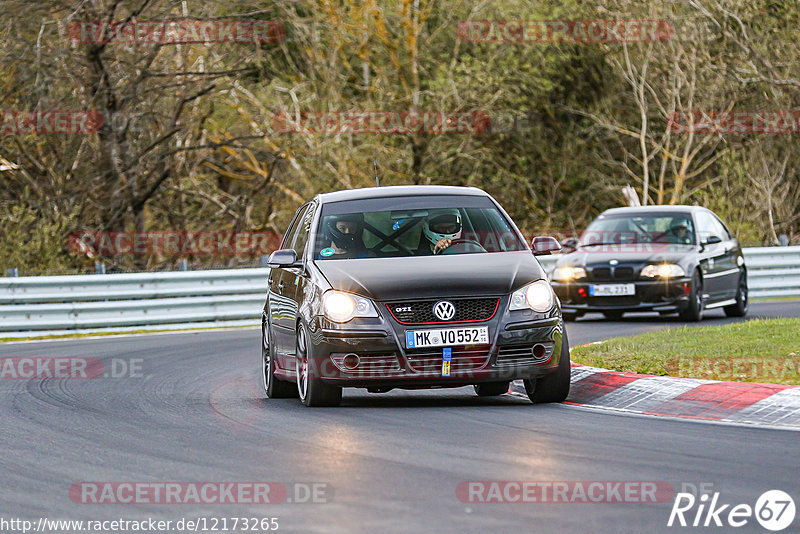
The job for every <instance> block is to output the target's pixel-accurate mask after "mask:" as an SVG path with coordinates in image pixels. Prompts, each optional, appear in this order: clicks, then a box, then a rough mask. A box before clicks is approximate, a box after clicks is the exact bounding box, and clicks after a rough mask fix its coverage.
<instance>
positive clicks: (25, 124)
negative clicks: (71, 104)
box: [0, 109, 103, 135]
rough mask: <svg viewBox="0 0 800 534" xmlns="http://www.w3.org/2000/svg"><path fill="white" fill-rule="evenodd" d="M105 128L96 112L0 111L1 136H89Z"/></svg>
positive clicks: (55, 110)
mask: <svg viewBox="0 0 800 534" xmlns="http://www.w3.org/2000/svg"><path fill="white" fill-rule="evenodd" d="M102 126H103V115H102V114H100V113H98V112H96V111H69V110H57V109H54V110H47V111H13V110H0V134H4V135H27V134H35V135H42V134H89V133H95V132H97V131H99V130H100V128H101V127H102Z"/></svg>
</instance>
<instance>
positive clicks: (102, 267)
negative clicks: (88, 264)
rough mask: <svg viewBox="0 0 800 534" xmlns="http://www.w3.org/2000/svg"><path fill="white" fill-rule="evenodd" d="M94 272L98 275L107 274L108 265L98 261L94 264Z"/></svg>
mask: <svg viewBox="0 0 800 534" xmlns="http://www.w3.org/2000/svg"><path fill="white" fill-rule="evenodd" d="M94 272H95V273H96V274H106V264H105V263H103V262H102V261H98V262H97V263H95V264H94Z"/></svg>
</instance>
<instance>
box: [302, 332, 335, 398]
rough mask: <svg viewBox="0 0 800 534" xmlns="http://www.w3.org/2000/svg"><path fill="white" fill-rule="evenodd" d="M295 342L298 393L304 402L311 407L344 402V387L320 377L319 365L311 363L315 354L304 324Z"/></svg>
mask: <svg viewBox="0 0 800 534" xmlns="http://www.w3.org/2000/svg"><path fill="white" fill-rule="evenodd" d="M295 344H296V345H295V347H296V351H297V352H296V357H295V371H296V374H297V394H298V396H299V397H300V400H301V401H302V403H303V404H305V405H306V406H309V407H316V406H339V404H341V402H342V388H339V387H336V386H329V385H328V384H325V383H324V382H323V381H322V379H321V378H319V374H320V373H319V369H318V368H317V365H316V364H314V365H309V362H314V355H313V354H312V351H311V348H310V347H309V346H308V335H307V334H306V327H305V326H304V325H303V324H300V325H298V327H297V336H295Z"/></svg>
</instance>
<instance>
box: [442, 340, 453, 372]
mask: <svg viewBox="0 0 800 534" xmlns="http://www.w3.org/2000/svg"><path fill="white" fill-rule="evenodd" d="M442 356H443V357H442V376H450V362H451V361H452V360H453V349H451V348H450V347H446V348H444V349H442Z"/></svg>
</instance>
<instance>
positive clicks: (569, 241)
mask: <svg viewBox="0 0 800 534" xmlns="http://www.w3.org/2000/svg"><path fill="white" fill-rule="evenodd" d="M561 248H564V249H569V250H576V249H577V248H578V240H577V239H575V238H574V237H568V238H566V239H564V240H563V241H562V242H561Z"/></svg>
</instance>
